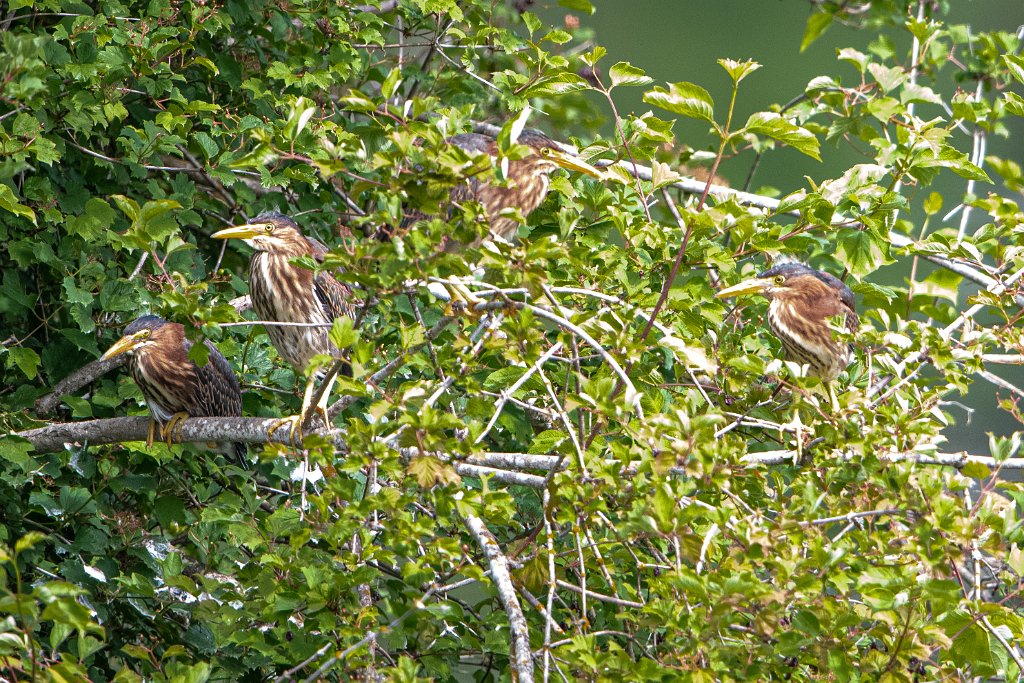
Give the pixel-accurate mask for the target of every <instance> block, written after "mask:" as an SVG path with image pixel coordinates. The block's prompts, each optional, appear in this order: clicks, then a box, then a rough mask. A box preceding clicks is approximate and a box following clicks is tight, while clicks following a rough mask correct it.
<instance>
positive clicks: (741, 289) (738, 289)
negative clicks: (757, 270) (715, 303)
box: [715, 277, 774, 299]
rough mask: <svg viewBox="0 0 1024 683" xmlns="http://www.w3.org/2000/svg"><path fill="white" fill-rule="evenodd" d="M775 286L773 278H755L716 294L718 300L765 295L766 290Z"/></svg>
mask: <svg viewBox="0 0 1024 683" xmlns="http://www.w3.org/2000/svg"><path fill="white" fill-rule="evenodd" d="M772 284H774V281H773V280H772V279H771V278H768V277H764V278H760V277H754V278H750V279H749V280H744V281H743V282H741V283H739V284H737V285H733V286H732V287H726V288H725V289H723V290H722V291H720V292H718V293H717V294H715V298H716V299H726V298H728V297H731V296H743V295H746V294H764V290H766V289H768V288H769V287H771V286H772Z"/></svg>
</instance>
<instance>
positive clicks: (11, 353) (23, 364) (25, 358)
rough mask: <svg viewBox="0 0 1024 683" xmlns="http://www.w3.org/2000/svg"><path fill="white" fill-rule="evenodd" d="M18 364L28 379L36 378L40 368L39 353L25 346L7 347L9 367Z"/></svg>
mask: <svg viewBox="0 0 1024 683" xmlns="http://www.w3.org/2000/svg"><path fill="white" fill-rule="evenodd" d="M14 365H17V366H18V369H19V370H21V373H22V374H23V375H25V377H27V378H28V379H35V378H36V373H37V372H38V370H39V354H38V353H36V352H35V351H33V350H32V349H27V348H25V347H24V346H12V347H11V348H9V349H7V367H8V368H10V367H12V366H14Z"/></svg>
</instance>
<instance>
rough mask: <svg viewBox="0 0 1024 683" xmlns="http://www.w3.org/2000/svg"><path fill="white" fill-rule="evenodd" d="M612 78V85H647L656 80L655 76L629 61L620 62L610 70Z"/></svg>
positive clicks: (609, 73)
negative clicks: (652, 76)
mask: <svg viewBox="0 0 1024 683" xmlns="http://www.w3.org/2000/svg"><path fill="white" fill-rule="evenodd" d="M608 75H609V76H610V77H611V79H612V87H613V88H614V87H616V86H619V85H647V84H648V83H651V82H653V81H654V79H653V78H651V77H650V76H648V75H647V74H646V73H644V70H643V69H641V68H639V67H636V66H633V65H632V64H630V63H629V62H619V63H617V64H614V65H613V66H612V68H610V69H609V70H608Z"/></svg>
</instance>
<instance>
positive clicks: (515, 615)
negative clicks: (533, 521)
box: [465, 515, 533, 683]
mask: <svg viewBox="0 0 1024 683" xmlns="http://www.w3.org/2000/svg"><path fill="white" fill-rule="evenodd" d="M465 521H466V527H467V528H468V529H469V531H470V533H472V534H473V536H474V537H475V538H476V542H477V544H478V545H479V546H480V548H481V550H483V551H484V557H486V558H487V564H488V566H489V567H490V571H491V581H493V582H494V585H495V587H496V588H497V589H498V597H499V598H500V599H501V604H502V606H503V607H504V608H505V613H506V614H507V615H508V623H509V628H510V629H511V631H512V653H511V654H512V656H511V659H512V680H513V681H518V682H519V683H533V652H532V651H531V649H530V631H529V630H528V629H527V626H526V616H525V615H524V614H523V608H522V607H521V606H520V605H519V597H518V595H517V594H516V589H515V587H514V586H513V585H512V575H511V574H510V573H509V570H508V558H507V557H505V554H504V553H503V552H502V551H501V546H500V545H498V539H496V538H495V537H494V534H492V533H491V531H490V530H489V529H488V528H487V526H486V525H485V524H484V521H483V520H482V519H480V518H479V517H477V516H476V515H466V516H465Z"/></svg>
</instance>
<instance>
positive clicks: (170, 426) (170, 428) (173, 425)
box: [160, 413, 188, 446]
mask: <svg viewBox="0 0 1024 683" xmlns="http://www.w3.org/2000/svg"><path fill="white" fill-rule="evenodd" d="M187 419H188V413H175V414H174V415H171V419H170V420H168V421H167V424H165V425H164V427H163V430H162V432H161V435H160V436H161V437H162V438H163V439H164V441H166V442H167V445H168V446H170V445H171V443H173V441H174V437H175V436H177V437H178V440H179V441H180V440H181V423H182V422H184V421H185V420H187Z"/></svg>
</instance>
